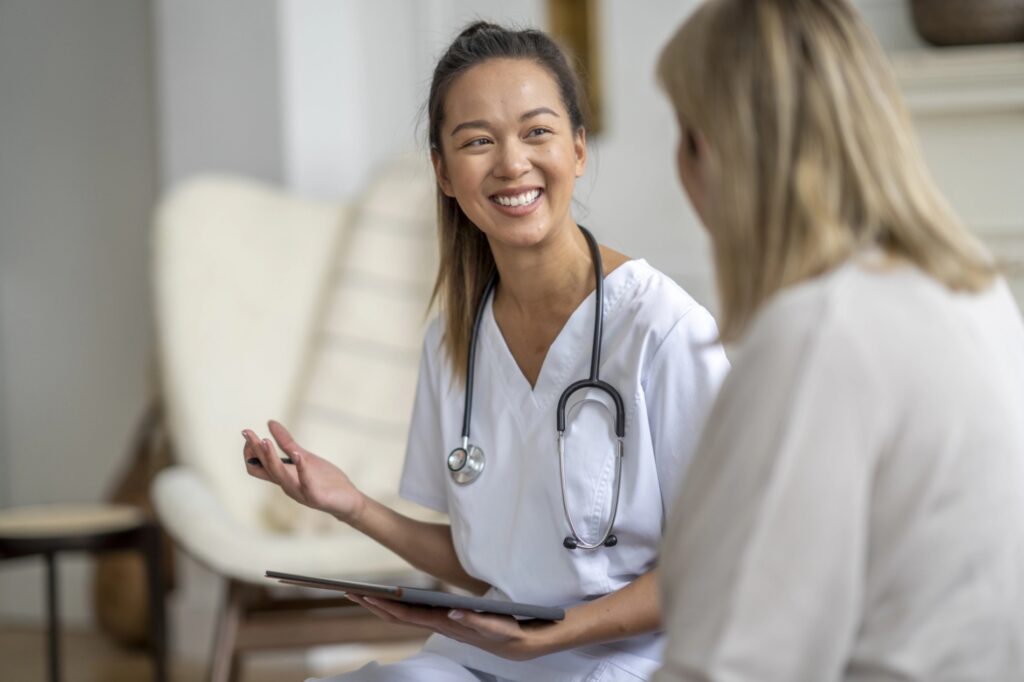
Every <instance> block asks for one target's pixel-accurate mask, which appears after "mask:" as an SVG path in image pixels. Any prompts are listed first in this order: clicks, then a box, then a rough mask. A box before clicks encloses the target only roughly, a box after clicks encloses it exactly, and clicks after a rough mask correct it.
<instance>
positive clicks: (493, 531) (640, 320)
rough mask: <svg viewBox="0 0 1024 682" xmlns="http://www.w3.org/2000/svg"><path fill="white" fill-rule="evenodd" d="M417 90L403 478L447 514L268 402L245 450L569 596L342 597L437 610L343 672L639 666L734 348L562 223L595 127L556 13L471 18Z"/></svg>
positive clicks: (483, 566) (467, 675)
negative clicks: (396, 495)
mask: <svg viewBox="0 0 1024 682" xmlns="http://www.w3.org/2000/svg"><path fill="white" fill-rule="evenodd" d="M427 111H428V115H429V118H430V120H429V135H430V146H431V158H432V161H433V165H434V170H435V173H436V176H437V185H438V193H437V200H438V222H439V238H440V246H441V249H440V250H441V265H440V270H439V273H438V277H437V282H436V286H435V291H434V299H435V301H436V302H439V303H440V312H441V315H440V318H439V319H437V320H435V321H434V322H433V324H432V325H431V327H430V330H429V331H428V333H427V338H426V340H425V342H424V347H423V354H422V358H421V364H420V379H419V385H418V387H417V394H416V402H415V407H414V411H413V417H412V423H411V426H410V432H409V444H408V448H407V452H406V464H405V471H404V473H403V476H402V481H401V488H400V491H401V494H402V496H403V497H405V498H406V499H409V500H411V501H413V502H417V503H419V504H422V505H424V506H427V507H430V508H432V509H435V510H438V511H441V512H445V513H447V514H448V516H449V518H450V525H449V524H427V523H422V522H418V521H414V520H412V519H409V518H407V517H404V516H401V515H399V514H397V513H396V512H394V511H393V510H391V509H388V508H386V507H384V506H383V505H381V504H380V503H378V502H376V501H375V500H373V499H370V498H369V497H367V496H366V495H364V494H363V493H362V492H360V490H359V489H358V488H357V487H356V486H355V485H354V483H353V482H352V481H351V480H349V478H348V477H347V476H346V475H345V473H344V472H342V471H340V470H338V469H337V468H336V467H334V466H333V465H332V464H330V463H329V462H328V461H327V460H325V459H321V458H320V457H318V456H316V455H314V454H313V453H311V452H309V451H307V450H305V449H304V448H302V447H301V446H300V445H298V444H297V443H296V442H295V441H294V440H293V439H292V437H291V436H290V434H289V433H288V431H287V430H286V429H285V428H284V427H283V426H282V425H280V424H277V423H276V422H273V423H271V426H270V431H271V435H272V436H273V438H274V440H276V445H275V444H274V443H273V442H271V440H269V439H260V438H259V437H258V436H257V435H256V434H255V432H253V431H251V430H248V429H247V430H246V431H245V432H244V436H245V440H246V443H245V446H244V448H243V456H244V457H245V458H246V460H250V459H254V460H255V462H256V463H257V464H247V465H246V466H247V470H248V471H249V473H250V474H251V475H253V476H255V477H257V478H260V479H263V480H267V481H270V482H272V483H275V484H277V485H279V486H281V488H282V489H283V490H284V491H285V492H286V493H287V494H289V495H290V496H292V497H293V498H294V499H296V500H298V501H299V502H301V503H303V504H306V505H308V506H310V507H313V508H315V509H320V510H323V511H325V512H328V513H330V514H332V515H333V516H335V517H336V518H338V519H339V520H340V521H342V522H345V523H348V524H350V525H351V526H352V527H354V528H356V529H357V530H360V531H362V532H364V533H366V534H367V535H369V536H370V537H372V538H373V539H375V540H377V541H378V542H380V543H382V544H383V545H385V546H386V547H388V548H390V549H392V550H393V551H395V552H396V553H398V554H399V555H401V556H402V557H404V558H405V559H407V560H408V561H409V562H410V563H411V564H413V565H414V566H416V567H417V568H420V569H421V570H423V571H425V572H427V573H430V574H431V575H434V576H436V577H438V578H440V579H442V580H445V581H448V582H450V583H452V584H454V585H457V586H459V587H462V588H464V589H467V590H470V591H473V592H475V593H486V594H487V596H488V597H489V598H492V599H500V600H505V601H517V602H524V603H532V604H538V605H544V606H557V607H562V608H564V609H565V611H566V617H565V619H564V620H563V621H560V622H558V623H547V624H538V623H521V622H519V621H516V620H514V619H512V618H509V617H504V616H494V615H483V614H478V613H469V612H464V611H461V610H454V611H448V610H446V609H435V608H424V607H415V606H410V605H407V604H400V603H396V602H389V601H385V600H380V599H377V600H371V599H364V598H360V597H353V601H357V602H358V603H359V604H361V605H362V606H364V607H366V608H367V609H369V610H370V611H372V612H373V613H376V614H377V615H379V616H380V617H381V618H384V619H386V620H390V621H403V622H408V623H413V624H416V625H421V626H424V627H427V628H430V629H431V630H433V631H434V632H435V633H436V634H435V635H434V636H433V637H431V639H430V640H429V641H428V643H427V645H426V647H425V648H424V651H423V652H421V653H420V654H418V655H416V656H414V657H412V658H410V659H407V660H405V661H402V662H400V663H397V664H393V665H388V666H379V665H376V664H372V665H371V666H369V667H367V668H364V669H362V670H360V671H357V672H355V673H350V674H349V675H346V676H343V677H342V678H339V679H343V680H348V681H349V682H351V681H363V680H409V679H416V680H419V679H424V680H468V681H472V680H478V679H488V680H494V679H524V678H535V679H539V680H551V679H559V680H567V681H573V680H580V681H582V680H584V679H587V680H589V679H601V680H605V681H615V680H632V681H635V680H637V679H646V678H647V677H648V676H649V675H650V674H651V673H652V672H653V670H654V669H655V668H656V667H657V666H658V663H659V661H660V659H661V648H662V637H661V635H660V633H658V632H657V630H658V628H659V624H660V619H661V615H660V608H659V605H658V595H657V591H656V580H655V578H656V576H655V568H654V566H655V563H656V560H657V548H658V544H659V542H660V539H661V535H662V525H663V521H664V518H665V513H666V509H667V507H668V505H670V504H671V502H672V500H673V499H674V497H675V493H676V490H677V488H678V486H679V482H680V479H681V477H682V475H683V473H684V471H685V469H686V466H687V463H688V461H689V457H690V453H691V452H692V451H693V450H694V447H695V445H696V436H697V434H699V432H700V430H701V427H702V424H703V421H704V419H705V416H706V414H707V413H708V410H709V407H710V405H711V403H712V401H713V399H714V397H715V394H716V392H717V390H718V385H719V383H720V382H721V380H722V377H723V375H724V374H725V372H726V370H727V367H728V365H727V362H726V360H725V356H724V354H723V352H722V349H721V347H720V346H719V345H717V343H716V342H715V339H716V338H717V333H718V332H717V327H716V325H715V322H714V320H713V319H712V318H711V316H710V315H709V314H708V313H707V311H705V310H704V309H703V308H702V307H701V306H700V305H698V304H697V303H696V302H695V301H694V300H693V299H692V298H690V297H689V296H688V295H687V294H686V292H684V291H683V290H682V289H680V288H679V287H678V286H677V285H675V284H674V283H673V282H672V281H671V280H669V279H668V278H667V277H665V276H664V275H662V274H661V273H659V272H657V271H655V270H654V269H653V268H651V267H650V266H649V265H647V263H645V262H644V261H642V260H630V259H629V258H627V257H626V256H624V255H623V254H621V253H618V252H616V251H614V250H612V249H609V248H607V247H605V246H599V245H598V244H597V242H596V240H594V238H593V236H592V235H590V233H589V232H587V231H586V230H584V229H583V228H582V227H581V226H579V225H577V224H576V222H575V220H574V218H573V216H572V212H571V210H570V209H571V204H572V196H573V189H574V187H575V184H576V179H577V178H578V177H580V176H581V175H582V174H583V172H584V170H585V169H586V163H587V138H586V128H585V122H584V117H583V111H582V108H581V106H580V94H579V86H578V84H577V81H576V77H575V75H574V74H573V72H572V70H571V69H570V68H569V66H568V62H567V61H566V58H565V56H564V55H563V54H562V52H561V50H559V48H558V47H557V45H555V43H554V42H553V41H552V40H551V39H550V38H549V37H548V36H546V35H545V34H543V33H541V32H539V31H532V30H526V31H510V30H507V29H504V28H502V27H500V26H495V25H493V24H488V23H485V22H478V23H475V24H473V25H471V26H469V27H468V28H466V29H465V30H464V31H463V32H462V33H461V34H460V35H459V36H458V37H457V38H456V39H455V41H454V42H453V43H452V45H451V46H450V47H449V49H448V50H447V52H446V53H445V54H444V55H443V56H442V57H441V60H440V62H439V64H438V66H437V68H436V70H435V72H434V79H433V83H432V86H431V90H430V99H429V102H428V105H427ZM492 293H493V296H492ZM588 372H589V378H588ZM473 408H475V410H474V409H473ZM553 413H555V414H557V415H558V418H557V420H552V416H553ZM553 422H554V423H553ZM556 423H557V425H558V428H557V440H556V438H555V436H556V431H555V429H554V428H552V427H554V426H555V425H556ZM470 429H472V443H471V442H470ZM556 443H557V444H558V445H557V449H556ZM278 448H280V449H282V450H283V451H284V452H285V453H286V454H287V455H288V456H289V457H290V458H291V461H292V462H293V464H292V465H286V464H283V463H282V460H281V457H280V452H279V450H278ZM484 453H486V455H485V454H484ZM470 469H471V471H470ZM563 513H564V515H563ZM613 531H614V532H613Z"/></svg>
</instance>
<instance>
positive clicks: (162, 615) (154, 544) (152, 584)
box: [145, 524, 167, 682]
mask: <svg viewBox="0 0 1024 682" xmlns="http://www.w3.org/2000/svg"><path fill="white" fill-rule="evenodd" d="M145 533H146V540H145V556H146V572H147V574H148V580H147V582H148V583H149V646H150V651H151V652H152V655H153V679H154V680H156V682H167V614H166V612H165V600H164V576H163V556H162V554H163V546H162V539H161V537H160V528H159V527H158V526H156V525H155V524H149V525H147V527H146V530H145Z"/></svg>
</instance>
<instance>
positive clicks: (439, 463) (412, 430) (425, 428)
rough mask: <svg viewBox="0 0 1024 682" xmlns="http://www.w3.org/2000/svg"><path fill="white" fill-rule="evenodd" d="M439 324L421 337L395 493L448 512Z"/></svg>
mask: <svg viewBox="0 0 1024 682" xmlns="http://www.w3.org/2000/svg"><path fill="white" fill-rule="evenodd" d="M440 346H441V340H440V332H439V325H438V324H437V323H436V321H435V323H434V324H432V325H431V328H430V330H429V331H428V332H427V335H426V338H425V339H424V340H423V352H422V353H421V354H420V375H419V380H418V381H417V383H416V401H415V403H413V408H412V421H411V422H410V423H409V441H408V444H407V445H406V448H405V466H404V468H403V469H402V479H401V482H400V483H399V486H398V494H399V495H401V496H402V497H403V498H405V499H407V500H409V501H410V502H415V503H416V504H421V505H423V506H424V507H429V508H430V509H434V510H436V511H439V512H443V513H447V512H448V496H447V488H446V486H445V471H446V464H445V462H446V457H447V454H448V452H447V450H445V443H444V437H443V435H442V430H441V406H440V400H441V382H440V376H439V374H440V373H441V372H443V371H445V366H444V364H443V349H442V348H441V347H440Z"/></svg>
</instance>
